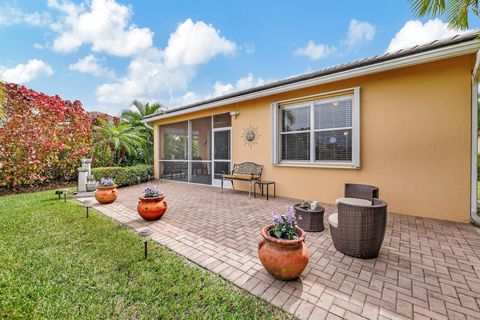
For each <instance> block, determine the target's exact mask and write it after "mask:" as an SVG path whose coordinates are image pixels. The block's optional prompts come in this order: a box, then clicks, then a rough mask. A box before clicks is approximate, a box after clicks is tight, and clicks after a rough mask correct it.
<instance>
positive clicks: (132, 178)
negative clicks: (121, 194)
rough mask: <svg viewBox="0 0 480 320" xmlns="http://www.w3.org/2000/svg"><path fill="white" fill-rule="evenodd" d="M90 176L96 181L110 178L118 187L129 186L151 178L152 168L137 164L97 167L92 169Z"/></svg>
mask: <svg viewBox="0 0 480 320" xmlns="http://www.w3.org/2000/svg"><path fill="white" fill-rule="evenodd" d="M92 175H93V176H94V177H95V179H96V180H97V181H100V179H101V178H112V179H113V180H114V181H115V184H116V185H118V186H123V187H125V186H131V185H134V184H137V183H138V182H139V178H140V182H145V181H148V180H149V179H152V178H153V166H152V165H148V164H138V165H135V166H131V167H99V168H93V169H92Z"/></svg>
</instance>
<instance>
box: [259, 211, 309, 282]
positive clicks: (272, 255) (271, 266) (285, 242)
mask: <svg viewBox="0 0 480 320" xmlns="http://www.w3.org/2000/svg"><path fill="white" fill-rule="evenodd" d="M272 219H273V224H270V225H267V226H265V227H264V228H263V229H262V231H261V234H262V237H263V239H262V240H260V242H259V243H258V257H259V258H260V261H261V262H262V264H263V266H264V268H265V269H266V270H267V271H268V272H269V273H270V274H271V275H272V276H274V277H276V278H278V279H280V280H285V281H287V280H293V279H296V278H298V276H300V274H301V273H302V272H303V270H305V267H306V266H307V264H308V248H307V246H306V244H305V231H303V230H302V229H300V228H298V227H297V221H296V219H295V209H294V208H293V207H292V206H290V207H289V208H288V211H287V212H286V214H278V215H277V214H276V212H275V211H273V213H272Z"/></svg>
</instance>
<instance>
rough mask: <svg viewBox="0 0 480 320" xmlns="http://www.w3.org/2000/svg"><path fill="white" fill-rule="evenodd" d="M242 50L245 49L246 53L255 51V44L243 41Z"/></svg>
mask: <svg viewBox="0 0 480 320" xmlns="http://www.w3.org/2000/svg"><path fill="white" fill-rule="evenodd" d="M243 50H244V51H245V53H246V54H252V53H255V44H253V43H246V42H244V43H243Z"/></svg>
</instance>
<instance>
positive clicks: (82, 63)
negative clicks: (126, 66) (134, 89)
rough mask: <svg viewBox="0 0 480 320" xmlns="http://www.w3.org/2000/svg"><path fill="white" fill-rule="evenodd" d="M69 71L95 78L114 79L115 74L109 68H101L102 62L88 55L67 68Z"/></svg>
mask: <svg viewBox="0 0 480 320" xmlns="http://www.w3.org/2000/svg"><path fill="white" fill-rule="evenodd" d="M68 68H69V69H70V70H74V71H78V72H82V73H90V74H93V75H95V76H97V77H107V78H114V77H115V72H114V71H113V70H111V69H109V68H106V67H104V66H102V60H101V59H99V58H97V57H95V56H94V55H93V54H89V55H87V56H85V57H83V58H82V59H79V60H78V61H77V62H75V63H73V64H71V65H69V66H68Z"/></svg>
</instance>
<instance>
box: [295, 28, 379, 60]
mask: <svg viewBox="0 0 480 320" xmlns="http://www.w3.org/2000/svg"><path fill="white" fill-rule="evenodd" d="M373 38H375V26H374V25H373V24H371V23H369V22H366V21H358V20H357V19H352V20H350V24H349V26H348V33H347V36H346V37H345V39H343V40H341V41H340V45H343V46H344V47H346V51H352V50H355V49H356V48H358V47H359V46H361V45H363V44H365V43H367V42H370V41H372V40H373ZM293 54H294V55H296V56H305V57H307V58H309V59H310V60H320V59H325V58H328V57H330V56H332V55H338V54H340V50H339V49H337V46H334V45H328V44H324V43H315V41H314V40H310V41H308V43H307V45H306V46H305V47H303V48H298V49H297V50H295V51H294V52H293Z"/></svg>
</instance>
